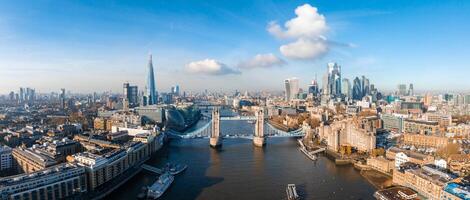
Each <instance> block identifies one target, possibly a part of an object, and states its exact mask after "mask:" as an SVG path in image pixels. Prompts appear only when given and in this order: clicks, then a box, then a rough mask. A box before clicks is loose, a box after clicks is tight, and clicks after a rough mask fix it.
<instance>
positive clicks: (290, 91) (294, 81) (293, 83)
mask: <svg viewBox="0 0 470 200" xmlns="http://www.w3.org/2000/svg"><path fill="white" fill-rule="evenodd" d="M284 85H285V87H286V101H290V100H292V99H297V97H298V95H299V79H298V78H295V77H293V78H288V79H286V80H284Z"/></svg>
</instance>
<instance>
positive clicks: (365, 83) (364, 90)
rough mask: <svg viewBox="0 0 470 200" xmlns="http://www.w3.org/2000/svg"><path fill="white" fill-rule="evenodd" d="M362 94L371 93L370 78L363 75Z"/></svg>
mask: <svg viewBox="0 0 470 200" xmlns="http://www.w3.org/2000/svg"><path fill="white" fill-rule="evenodd" d="M361 87H362V96H363V97H364V96H366V95H370V85H369V79H367V78H366V77H365V76H362V83H361Z"/></svg>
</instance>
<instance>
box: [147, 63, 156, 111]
mask: <svg viewBox="0 0 470 200" xmlns="http://www.w3.org/2000/svg"><path fill="white" fill-rule="evenodd" d="M147 73H148V74H147V95H146V96H147V105H153V104H157V90H156V88H155V75H154V73H153V64H152V54H150V55H149V63H148V66H147Z"/></svg>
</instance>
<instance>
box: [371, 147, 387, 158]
mask: <svg viewBox="0 0 470 200" xmlns="http://www.w3.org/2000/svg"><path fill="white" fill-rule="evenodd" d="M371 154H372V156H374V157H377V156H383V155H385V149H383V148H377V149H372V152H371Z"/></svg>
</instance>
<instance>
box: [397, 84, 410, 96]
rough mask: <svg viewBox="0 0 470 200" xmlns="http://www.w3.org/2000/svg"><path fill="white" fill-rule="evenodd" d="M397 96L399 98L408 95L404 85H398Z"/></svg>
mask: <svg viewBox="0 0 470 200" xmlns="http://www.w3.org/2000/svg"><path fill="white" fill-rule="evenodd" d="M397 94H398V95H400V96H406V95H407V94H408V93H407V91H406V85H405V84H399V85H398V86H397Z"/></svg>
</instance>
